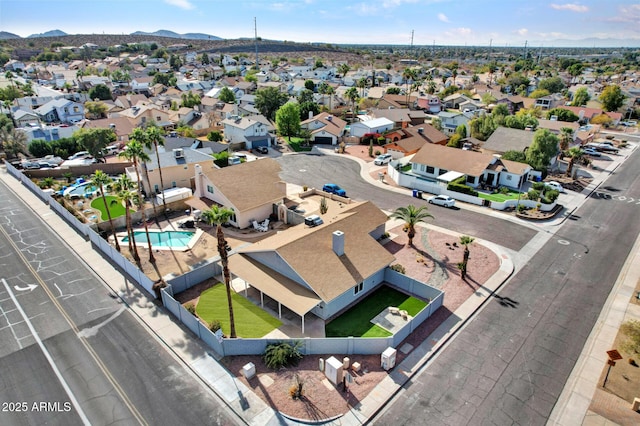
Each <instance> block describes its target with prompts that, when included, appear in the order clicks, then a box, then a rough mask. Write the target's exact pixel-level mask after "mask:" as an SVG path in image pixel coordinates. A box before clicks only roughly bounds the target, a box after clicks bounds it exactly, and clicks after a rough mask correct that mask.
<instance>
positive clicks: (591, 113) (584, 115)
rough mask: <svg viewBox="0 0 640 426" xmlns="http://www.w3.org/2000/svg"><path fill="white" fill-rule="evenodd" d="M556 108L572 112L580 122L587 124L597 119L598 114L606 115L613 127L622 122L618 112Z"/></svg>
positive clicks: (564, 106) (567, 107)
mask: <svg viewBox="0 0 640 426" xmlns="http://www.w3.org/2000/svg"><path fill="white" fill-rule="evenodd" d="M558 108H562V109H566V110H569V111H571V112H573V113H574V114H575V115H577V116H578V117H580V119H581V120H583V119H584V120H586V121H587V122H589V121H590V120H591V119H593V117H597V116H598V115H600V114H607V115H608V116H609V118H611V120H613V125H614V126H615V125H617V124H618V123H619V122H620V120H622V114H621V113H619V112H605V111H603V110H601V109H599V108H587V107H574V106H568V105H562V106H558Z"/></svg>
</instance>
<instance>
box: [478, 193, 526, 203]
mask: <svg viewBox="0 0 640 426" xmlns="http://www.w3.org/2000/svg"><path fill="white" fill-rule="evenodd" d="M478 197H480V198H484V199H485V200H491V201H497V202H499V203H503V202H505V201H506V200H517V199H518V193H517V192H509V193H507V194H500V193H497V194H486V193H484V192H478Z"/></svg>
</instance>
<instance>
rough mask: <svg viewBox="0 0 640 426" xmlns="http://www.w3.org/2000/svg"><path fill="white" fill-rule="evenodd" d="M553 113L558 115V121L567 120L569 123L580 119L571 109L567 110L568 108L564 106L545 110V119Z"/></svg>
mask: <svg viewBox="0 0 640 426" xmlns="http://www.w3.org/2000/svg"><path fill="white" fill-rule="evenodd" d="M554 115H555V116H556V117H558V121H567V122H569V123H572V122H574V121H578V120H580V117H578V116H577V115H576V114H574V112H573V111H569V110H568V109H564V108H553V109H550V110H549V111H547V120H548V119H550V118H551V117H552V116H554Z"/></svg>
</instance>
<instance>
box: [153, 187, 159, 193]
mask: <svg viewBox="0 0 640 426" xmlns="http://www.w3.org/2000/svg"><path fill="white" fill-rule="evenodd" d="M153 192H155V193H156V194H157V193H159V192H160V187H159V186H158V185H153Z"/></svg>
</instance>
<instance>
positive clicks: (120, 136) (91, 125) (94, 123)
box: [82, 117, 135, 144]
mask: <svg viewBox="0 0 640 426" xmlns="http://www.w3.org/2000/svg"><path fill="white" fill-rule="evenodd" d="M82 127H83V128H85V129H107V128H111V129H113V131H114V132H115V133H116V141H117V142H118V143H121V144H125V143H127V142H128V141H129V135H130V134H131V132H133V129H134V128H135V127H134V126H133V124H131V121H129V120H128V119H127V118H125V117H112V118H101V119H98V120H86V121H85V122H84V123H83V125H82Z"/></svg>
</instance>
